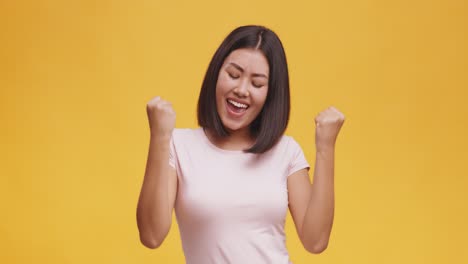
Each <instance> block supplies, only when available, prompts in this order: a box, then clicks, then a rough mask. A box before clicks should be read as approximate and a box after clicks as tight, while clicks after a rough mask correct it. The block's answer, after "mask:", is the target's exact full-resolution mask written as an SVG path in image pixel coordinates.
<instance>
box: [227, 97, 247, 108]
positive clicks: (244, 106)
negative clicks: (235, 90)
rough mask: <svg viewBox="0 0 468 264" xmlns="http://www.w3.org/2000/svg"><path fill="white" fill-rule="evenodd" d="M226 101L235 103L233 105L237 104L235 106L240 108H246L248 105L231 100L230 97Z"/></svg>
mask: <svg viewBox="0 0 468 264" xmlns="http://www.w3.org/2000/svg"><path fill="white" fill-rule="evenodd" d="M228 102H230V103H231V104H233V105H235V106H237V107H241V108H247V107H248V105H245V104H241V103H238V102H236V101H233V100H231V99H228Z"/></svg>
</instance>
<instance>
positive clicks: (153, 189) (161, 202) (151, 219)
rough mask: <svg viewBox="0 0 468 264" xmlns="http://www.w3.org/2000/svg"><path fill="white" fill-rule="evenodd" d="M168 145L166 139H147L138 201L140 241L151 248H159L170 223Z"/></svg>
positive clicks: (153, 137)
mask: <svg viewBox="0 0 468 264" xmlns="http://www.w3.org/2000/svg"><path fill="white" fill-rule="evenodd" d="M169 142H170V138H168V137H156V136H152V137H151V139H150V147H149V151H148V160H147V163H146V170H145V176H144V181H143V185H142V189H141V193H140V198H139V201H138V208H137V223H138V229H139V231H140V239H141V240H142V242H143V243H144V244H145V245H148V246H151V247H157V246H159V244H160V243H161V242H162V240H164V238H165V236H166V235H167V233H168V231H169V229H170V225H171V221H172V218H171V217H172V212H171V209H170V208H169V197H168V178H169V177H168V171H169V165H168V163H169Z"/></svg>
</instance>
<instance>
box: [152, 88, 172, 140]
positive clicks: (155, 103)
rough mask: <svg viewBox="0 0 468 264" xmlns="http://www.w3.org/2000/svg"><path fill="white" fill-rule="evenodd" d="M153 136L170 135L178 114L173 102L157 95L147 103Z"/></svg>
mask: <svg viewBox="0 0 468 264" xmlns="http://www.w3.org/2000/svg"><path fill="white" fill-rule="evenodd" d="M146 112H147V114H148V121H149V126H150V131H151V135H152V136H158V137H170V136H171V134H172V130H173V129H174V127H175V118H176V114H175V112H174V109H173V108H172V104H171V103H170V102H168V101H165V100H163V99H161V97H159V96H156V97H154V98H152V99H151V100H150V101H149V102H148V103H147V104H146Z"/></svg>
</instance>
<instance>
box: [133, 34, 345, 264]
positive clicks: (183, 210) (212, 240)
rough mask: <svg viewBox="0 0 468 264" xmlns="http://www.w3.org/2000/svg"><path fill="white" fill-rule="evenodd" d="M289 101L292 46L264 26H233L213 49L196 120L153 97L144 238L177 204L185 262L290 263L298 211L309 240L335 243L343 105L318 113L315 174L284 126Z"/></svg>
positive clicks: (159, 235) (309, 246)
mask: <svg viewBox="0 0 468 264" xmlns="http://www.w3.org/2000/svg"><path fill="white" fill-rule="evenodd" d="M289 110H290V96H289V76H288V67H287V62H286V56H285V53H284V50H283V46H282V44H281V41H280V39H279V38H278V36H277V35H276V34H275V33H274V32H273V31H272V30H270V29H268V28H266V27H263V26H253V25H249V26H242V27H239V28H237V29H235V30H233V31H232V32H231V33H230V34H229V35H228V36H227V37H226V38H225V40H224V41H223V42H222V44H221V45H220V47H219V48H218V50H217V51H216V53H215V54H214V56H213V59H212V60H211V63H210V65H209V67H208V70H207V72H206V75H205V78H204V81H203V85H202V88H201V92H200V97H199V101H198V124H199V126H200V127H199V128H196V129H188V128H187V129H177V128H174V126H175V113H174V111H173V109H172V107H171V104H170V103H169V102H167V101H165V100H163V99H161V98H160V97H155V98H153V99H152V100H151V101H150V102H148V104H147V113H148V119H149V124H150V131H151V140H150V149H149V154H148V161H147V166H146V172H145V177H144V182H143V186H142V190H141V194H140V199H139V202H138V209H137V222H138V228H139V232H140V239H141V242H142V243H143V244H144V245H145V246H147V247H149V248H157V247H159V246H160V245H161V243H162V242H163V240H164V239H165V237H166V235H167V233H168V232H169V229H170V226H171V221H172V210H173V209H175V213H176V217H177V222H178V225H179V229H180V235H181V239H182V245H183V250H184V254H185V259H186V262H187V263H200V264H207V263H269V264H271V263H291V261H290V258H289V255H288V252H287V249H286V245H285V233H284V223H285V218H286V214H287V209H288V206H289V209H290V211H291V215H292V217H293V220H294V223H295V226H296V230H297V233H298V235H299V237H300V240H301V241H302V243H303V245H304V247H305V249H306V250H308V251H309V252H312V253H320V252H322V251H323V250H324V249H325V248H326V247H327V245H328V239H329V236H330V232H331V228H332V222H333V210H334V190H333V189H334V187H333V166H334V146H335V141H336V137H337V135H338V132H339V130H340V128H341V126H342V124H343V122H344V115H343V114H342V113H340V112H339V111H338V110H337V109H335V108H333V107H329V108H327V109H326V110H324V111H323V112H321V113H320V114H319V115H318V116H317V117H316V118H315V122H316V149H317V155H316V158H317V159H316V166H315V175H314V184H313V185H312V184H311V182H310V180H309V175H308V171H309V167H310V166H309V164H308V162H307V161H306V159H305V156H304V153H303V151H302V149H301V147H300V146H299V144H298V143H297V142H296V141H295V140H294V139H293V138H292V137H290V136H286V135H284V132H285V130H286V127H287V124H288V120H289Z"/></svg>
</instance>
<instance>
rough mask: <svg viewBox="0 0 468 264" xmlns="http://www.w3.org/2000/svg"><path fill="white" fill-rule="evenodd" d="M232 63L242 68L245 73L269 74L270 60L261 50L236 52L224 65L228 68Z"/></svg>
mask: <svg viewBox="0 0 468 264" xmlns="http://www.w3.org/2000/svg"><path fill="white" fill-rule="evenodd" d="M231 62H233V63H235V64H237V65H239V66H241V67H242V68H243V69H244V70H245V71H250V72H258V73H264V74H268V70H269V65H268V60H267V58H266V57H265V55H263V53H262V52H261V51H260V50H254V49H237V50H234V51H232V52H231V54H229V56H227V58H226V59H225V60H224V65H225V66H228V65H229V63H231Z"/></svg>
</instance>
